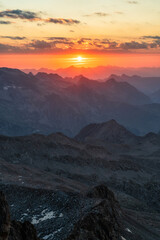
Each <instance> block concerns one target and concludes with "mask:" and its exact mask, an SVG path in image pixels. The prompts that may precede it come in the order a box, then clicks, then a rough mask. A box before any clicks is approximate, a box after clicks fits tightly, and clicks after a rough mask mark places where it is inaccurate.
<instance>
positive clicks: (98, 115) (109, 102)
mask: <svg viewBox="0 0 160 240" xmlns="http://www.w3.org/2000/svg"><path fill="white" fill-rule="evenodd" d="M110 119H115V120H117V121H118V122H120V123H121V124H123V125H124V126H125V127H127V129H129V130H130V131H132V132H134V133H136V134H140V135H144V134H146V133H148V132H150V131H152V132H158V131H159V130H160V127H159V121H160V114H159V104H158V105H156V106H155V105H154V107H153V104H152V102H151V100H150V98H149V97H148V96H146V95H145V94H143V93H142V92H140V91H139V90H137V89H136V88H135V87H133V86H132V85H131V84H129V83H127V82H119V81H117V80H115V79H113V78H112V79H109V80H108V81H106V82H99V81H96V80H94V81H93V80H91V79H88V78H86V77H85V76H83V75H79V76H77V77H75V78H74V79H68V78H63V77H61V76H59V75H58V74H47V73H42V72H41V73H38V74H37V75H35V76H34V75H33V74H31V73H29V74H25V73H24V72H22V71H20V70H18V69H9V68H1V69H0V133H1V134H4V135H10V136H13V135H16V136H17V135H26V134H31V133H45V134H49V133H51V132H57V131H58V132H59V131H61V132H63V133H65V134H67V135H69V136H74V135H76V134H77V133H78V132H79V131H80V129H81V128H82V127H84V126H85V125H87V124H89V123H91V122H97V123H98V122H106V121H108V120H110Z"/></svg>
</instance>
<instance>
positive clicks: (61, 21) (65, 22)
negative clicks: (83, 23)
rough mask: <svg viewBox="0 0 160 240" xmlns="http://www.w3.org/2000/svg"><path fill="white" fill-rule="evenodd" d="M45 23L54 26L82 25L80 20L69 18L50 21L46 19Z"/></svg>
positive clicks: (51, 19) (50, 19)
mask: <svg viewBox="0 0 160 240" xmlns="http://www.w3.org/2000/svg"><path fill="white" fill-rule="evenodd" d="M44 22H46V23H54V24H63V25H73V24H80V21H79V20H75V19H67V18H48V19H44Z"/></svg>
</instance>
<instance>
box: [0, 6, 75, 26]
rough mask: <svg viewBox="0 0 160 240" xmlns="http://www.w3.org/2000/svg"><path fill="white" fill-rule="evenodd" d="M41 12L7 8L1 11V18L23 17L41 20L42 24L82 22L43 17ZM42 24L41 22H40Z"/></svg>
mask: <svg viewBox="0 0 160 240" xmlns="http://www.w3.org/2000/svg"><path fill="white" fill-rule="evenodd" d="M40 15H41V12H39V13H37V12H31V11H23V10H20V9H16V10H6V11H1V12H0V18H4V17H5V18H12V19H22V20H27V21H40V22H42V24H44V23H54V24H63V25H73V24H80V21H79V20H76V19H67V18H47V19H45V18H42V17H41V16H40ZM39 25H41V24H39Z"/></svg>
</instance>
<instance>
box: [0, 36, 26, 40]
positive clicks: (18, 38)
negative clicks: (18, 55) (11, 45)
mask: <svg viewBox="0 0 160 240" xmlns="http://www.w3.org/2000/svg"><path fill="white" fill-rule="evenodd" d="M0 38H8V39H11V40H24V39H26V37H19V36H16V37H13V36H0Z"/></svg>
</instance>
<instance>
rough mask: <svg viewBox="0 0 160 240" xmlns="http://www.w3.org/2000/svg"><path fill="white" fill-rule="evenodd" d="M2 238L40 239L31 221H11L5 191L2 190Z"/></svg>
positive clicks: (0, 203)
mask: <svg viewBox="0 0 160 240" xmlns="http://www.w3.org/2000/svg"><path fill="white" fill-rule="evenodd" d="M0 239H1V240H40V239H39V238H38V237H37V233H36V230H35V228H34V226H33V225H32V224H31V223H30V222H27V221H25V222H24V223H21V222H19V221H11V217H10V210H9V206H8V203H7V200H6V197H5V195H4V194H3V192H0Z"/></svg>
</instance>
